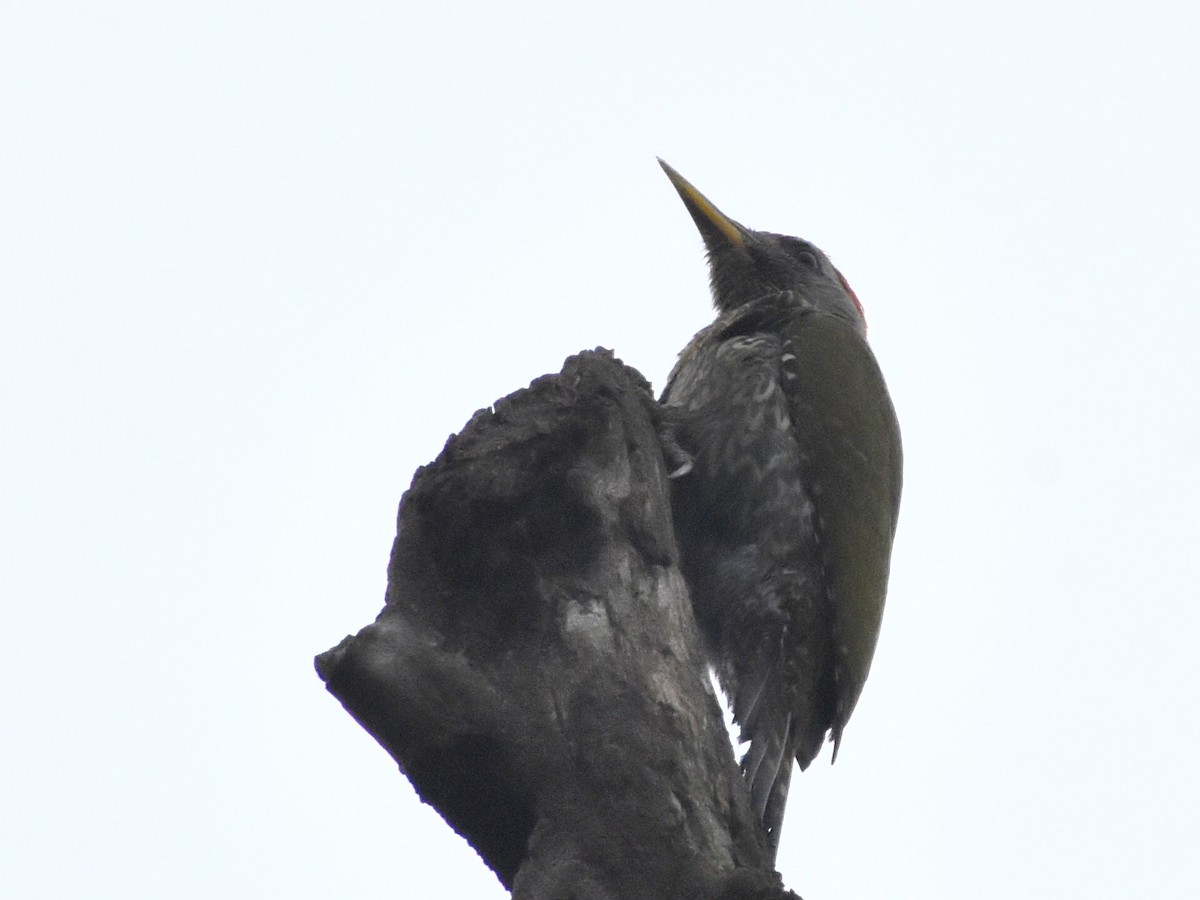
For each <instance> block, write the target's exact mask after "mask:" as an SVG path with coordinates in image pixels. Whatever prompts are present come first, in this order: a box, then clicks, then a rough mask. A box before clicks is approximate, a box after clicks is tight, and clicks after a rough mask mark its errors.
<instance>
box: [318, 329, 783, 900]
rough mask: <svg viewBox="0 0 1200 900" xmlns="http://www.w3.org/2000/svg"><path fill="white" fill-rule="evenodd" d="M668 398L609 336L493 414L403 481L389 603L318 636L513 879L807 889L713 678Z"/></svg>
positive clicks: (440, 796) (530, 885) (632, 894)
mask: <svg viewBox="0 0 1200 900" xmlns="http://www.w3.org/2000/svg"><path fill="white" fill-rule="evenodd" d="M660 415H661V413H660V411H659V408H658V407H657V406H656V405H655V403H654V401H653V397H652V395H651V393H650V388H649V385H648V384H647V383H646V381H645V379H644V378H642V376H641V375H639V374H638V373H637V372H635V371H634V370H632V369H630V368H628V367H626V366H624V365H623V364H622V363H620V362H619V361H618V360H615V359H614V358H613V357H612V354H611V353H609V352H607V351H601V350H597V351H593V352H587V353H582V354H580V355H578V356H575V357H572V358H570V359H568V360H567V362H566V365H565V367H564V368H563V371H562V372H561V373H560V374H558V375H552V376H546V377H544V378H540V379H538V380H537V381H535V382H534V383H533V384H532V385H530V387H529V388H528V389H526V390H522V391H518V392H516V393H515V394H512V395H511V396H509V397H506V398H505V399H503V400H500V401H498V402H497V403H496V404H495V407H494V410H483V411H480V412H478V413H476V414H475V416H474V417H473V418H472V419H471V421H470V422H469V423H468V424H467V426H466V427H465V428H464V429H463V431H462V432H461V433H460V434H458V435H456V436H454V437H452V438H451V439H450V440H449V441H448V442H447V444H446V448H445V450H444V451H443V452H442V454H441V455H440V456H439V457H438V459H437V460H436V461H435V462H433V463H431V464H430V465H428V466H424V467H422V468H421V469H419V470H418V471H417V473H416V476H415V477H414V479H413V483H412V487H411V488H410V489H409V490H408V491H407V492H406V493H405V495H404V498H403V499H402V500H401V504H400V513H399V521H398V526H397V535H396V540H395V543H394V545H393V548H392V556H391V562H390V564H389V566H388V586H387V595H386V599H385V605H384V608H383V611H382V612H381V613H380V614H379V617H378V618H377V619H376V620H375V622H374V624H371V625H368V626H367V627H365V628H364V629H362V631H360V632H359V633H358V634H357V635H354V636H352V637H347V638H346V639H345V640H343V641H342V642H341V643H340V644H338V646H336V647H334V648H333V649H331V650H329V651H327V652H325V653H323V654H321V655H320V656H318V657H317V661H316V662H317V671H318V673H319V675H320V677H321V678H322V680H323V681H324V682H325V684H326V686H327V688H328V690H329V691H330V692H331V693H332V694H333V695H334V696H335V697H336V698H337V699H338V700H339V701H340V702H341V703H342V704H343V706H344V707H345V708H346V710H347V711H348V712H349V713H350V714H351V715H352V716H353V717H354V718H355V719H356V720H357V721H358V722H359V724H361V725H362V726H363V728H365V729H366V730H367V731H368V732H369V733H370V734H371V735H372V736H373V737H374V738H375V739H376V740H377V741H378V742H379V743H380V744H381V745H382V746H383V747H384V749H385V750H387V752H388V753H389V754H391V756H392V758H393V759H394V760H395V761H396V762H397V763H398V764H399V766H400V769H401V771H402V772H403V773H404V774H405V775H406V776H407V777H408V778H409V780H410V781H411V782H412V784H413V786H414V788H415V789H416V791H417V793H418V794H419V795H420V797H421V798H422V800H423V801H424V802H426V803H429V804H430V805H432V806H433V807H434V808H436V809H437V810H438V812H439V813H441V815H442V816H443V817H444V818H445V820H446V821H447V822H448V823H449V824H450V826H451V827H453V828H454V829H455V830H456V831H457V832H458V833H459V834H461V835H462V836H463V837H464V838H465V839H466V840H467V841H469V842H470V843H471V845H472V846H473V847H474V848H475V849H476V850H477V851H478V853H479V855H480V856H481V857H482V858H483V860H484V862H485V863H487V865H488V866H489V867H491V869H492V870H493V871H494V872H495V873H496V876H497V877H498V878H499V879H500V881H501V883H503V884H504V886H505V887H506V888H508V889H509V890H511V891H512V894H513V897H515V898H531V900H533V898H536V900H559V898H562V900H566V898H578V900H618V898H619V900H624V898H663V900H672V898H679V900H684V898H686V900H710V898H711V900H718V898H719V900H733V898H756V900H758V898H763V900H765V898H784V897H791V898H795V895H794V894H792V893H790V892H788V891H786V890H784V888H783V887H782V885H781V884H780V882H779V878H778V875H777V874H776V873H775V872H774V870H773V869H772V867H771V866H770V864H769V863H768V861H767V860H768V855H767V852H766V850H765V848H764V846H763V844H762V842H761V838H760V836H759V833H758V831H757V829H756V827H755V825H754V824H753V817H752V814H751V812H750V808H749V804H748V797H747V792H746V789H745V787H744V785H743V784H742V779H741V774H740V772H739V771H738V768H737V764H736V762H735V760H734V757H733V753H732V749H731V747H730V744H729V739H728V734H727V731H726V729H725V726H724V720H723V716H722V712H721V709H720V706H719V704H718V702H717V699H716V697H715V695H714V693H713V690H712V687H711V684H710V682H709V679H708V675H707V669H706V664H705V658H704V652H703V648H702V646H701V639H700V636H699V634H698V632H697V629H696V627H695V623H694V621H693V617H692V611H691V605H690V601H689V598H688V593H687V588H686V586H685V584H684V581H683V579H682V576H681V575H680V572H679V568H678V553H677V549H676V545H675V537H674V534H673V531H672V527H671V514H670V499H669V498H670V491H669V487H668V481H667V476H666V466H665V464H664V459H663V452H662V449H661V447H662V442H661V441H660V435H661V433H662V431H663V430H662V428H661V426H660V422H659V417H660ZM397 863H398V864H403V860H402V859H401V860H397Z"/></svg>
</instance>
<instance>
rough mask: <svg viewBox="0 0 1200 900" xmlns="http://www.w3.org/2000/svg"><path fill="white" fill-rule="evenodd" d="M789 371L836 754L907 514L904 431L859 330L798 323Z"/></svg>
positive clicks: (836, 322) (831, 320)
mask: <svg viewBox="0 0 1200 900" xmlns="http://www.w3.org/2000/svg"><path fill="white" fill-rule="evenodd" d="M783 350H784V354H783V370H784V378H785V382H786V383H787V385H788V395H789V397H790V399H791V401H792V419H793V422H794V424H795V428H796V434H797V439H798V441H799V443H800V447H801V456H802V462H801V477H802V479H803V480H804V483H805V487H806V489H807V490H808V491H809V493H810V494H811V496H812V497H813V502H814V504H815V506H816V514H817V533H818V536H819V539H820V545H821V554H822V565H823V566H824V569H825V583H826V587H827V590H828V592H829V604H830V610H831V616H832V622H831V625H832V635H833V652H834V654H835V655H834V671H833V675H834V680H835V685H836V688H835V690H836V709H835V711H834V715H833V722H832V732H833V740H834V753H835V756H836V753H837V743H838V741H839V740H840V738H841V733H842V729H843V728H844V727H845V724H846V721H847V720H848V719H849V717H850V714H851V712H853V710H854V705H855V703H856V702H857V700H858V696H859V694H860V693H861V691H862V687H863V684H864V682H865V681H866V678H867V673H868V671H869V670H870V667H871V658H872V656H873V655H874V652H875V643H876V640H877V638H878V636H879V628H880V624H881V621H882V617H883V604H884V597H885V595H886V593H887V580H888V569H889V565H890V560H891V549H892V538H893V536H894V535H895V530H896V518H897V515H898V512H899V506H900V489H901V445H900V427H899V424H898V423H897V421H896V413H895V410H894V409H893V408H892V402H891V399H890V397H889V396H888V392H887V387H886V386H885V384H884V380H883V375H882V373H881V372H880V370H879V365H878V364H877V363H876V361H875V356H874V354H872V352H871V349H870V347H868V346H867V343H866V341H865V340H864V339H863V337H862V335H861V334H860V333H859V332H858V331H857V329H855V328H854V327H853V326H852V325H851V324H850V323H848V322H846V321H844V320H842V319H839V318H836V317H833V316H825V315H810V316H799V317H795V318H794V319H792V320H791V321H790V322H789V324H788V327H787V329H786V331H785V333H784V347H783Z"/></svg>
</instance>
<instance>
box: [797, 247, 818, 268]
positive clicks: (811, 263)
mask: <svg viewBox="0 0 1200 900" xmlns="http://www.w3.org/2000/svg"><path fill="white" fill-rule="evenodd" d="M795 257H796V260H797V261H798V262H799V263H800V265H802V266H804V268H806V269H811V270H812V271H814V272H816V271H817V270H818V269H820V268H821V263H820V262H819V261H818V260H817V254H815V253H813V252H812V251H811V250H804V249H800V250H797V251H796V252H795Z"/></svg>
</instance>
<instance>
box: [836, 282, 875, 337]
mask: <svg viewBox="0 0 1200 900" xmlns="http://www.w3.org/2000/svg"><path fill="white" fill-rule="evenodd" d="M833 271H835V272H837V277H838V281H840V282H841V283H842V287H843V288H845V289H846V293H847V294H849V295H850V299H851V300H853V301H854V306H855V308H857V309H858V314H859V316H860V317H862V320H863V327H864V328H865V327H866V324H867V314H866V312H865V311H864V310H863V307H862V303H861V302H860V301H859V299H858V294H856V293H854V288H852V287H850V282H848V281H847V280H846V276H845V275H843V274H842V273H841V272H838V270H837V269H834V270H833Z"/></svg>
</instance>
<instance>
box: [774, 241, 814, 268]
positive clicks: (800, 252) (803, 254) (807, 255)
mask: <svg viewBox="0 0 1200 900" xmlns="http://www.w3.org/2000/svg"><path fill="white" fill-rule="evenodd" d="M783 245H784V247H785V248H787V252H788V255H789V256H791V258H792V259H794V260H795V261H796V262H797V263H798V264H799V265H801V266H803V267H804V268H806V269H808V270H809V271H811V272H818V271H820V269H821V261H820V260H819V259H818V258H817V254H816V253H815V252H814V251H813V248H812V247H811V246H810V245H809V244H807V243H806V242H804V241H802V240H800V239H799V238H794V237H785V238H783Z"/></svg>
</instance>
